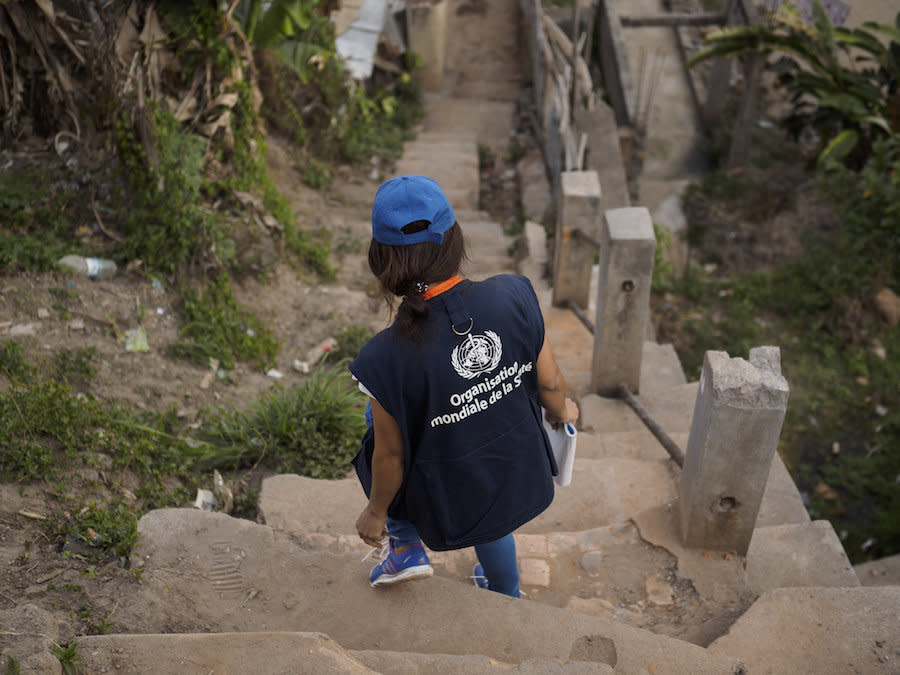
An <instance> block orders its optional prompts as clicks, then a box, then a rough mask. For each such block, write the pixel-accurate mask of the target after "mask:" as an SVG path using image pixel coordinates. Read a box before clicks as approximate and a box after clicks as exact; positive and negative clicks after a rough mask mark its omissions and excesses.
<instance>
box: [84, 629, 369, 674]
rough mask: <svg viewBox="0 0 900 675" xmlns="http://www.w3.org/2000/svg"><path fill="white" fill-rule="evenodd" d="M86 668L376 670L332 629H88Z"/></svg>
mask: <svg viewBox="0 0 900 675" xmlns="http://www.w3.org/2000/svg"><path fill="white" fill-rule="evenodd" d="M78 656H79V657H80V658H81V660H82V662H83V664H82V666H80V668H79V672H86V673H107V672H124V673H182V674H183V675H207V674H208V673H216V675H228V674H229V673H234V674H235V675H238V674H239V673H266V674H267V675H294V674H295V673H310V674H312V673H372V672H378V671H374V670H372V669H371V668H369V667H367V666H366V665H364V664H363V662H362V661H360V660H358V659H357V658H356V657H354V656H353V655H352V654H351V653H350V652H348V651H347V650H345V649H344V648H343V647H341V646H340V645H339V644H338V643H337V642H335V641H334V640H332V639H331V638H330V637H328V636H327V635H323V634H321V633H312V632H296V633H295V632H281V631H279V632H271V633H261V632H248V633H244V632H242V633H233V632H227V633H176V634H165V635H164V634H150V635H85V636H83V637H80V638H78Z"/></svg>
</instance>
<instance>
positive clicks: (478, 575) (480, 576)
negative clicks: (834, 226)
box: [472, 563, 490, 590]
mask: <svg viewBox="0 0 900 675" xmlns="http://www.w3.org/2000/svg"><path fill="white" fill-rule="evenodd" d="M472 581H474V582H475V585H476V586H478V588H483V589H485V590H488V589H489V588H490V587H489V586H488V578H487V577H486V576H484V568H483V567H482V566H481V563H475V567H474V568H473V569H472Z"/></svg>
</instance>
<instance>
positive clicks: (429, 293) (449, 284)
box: [422, 274, 462, 300]
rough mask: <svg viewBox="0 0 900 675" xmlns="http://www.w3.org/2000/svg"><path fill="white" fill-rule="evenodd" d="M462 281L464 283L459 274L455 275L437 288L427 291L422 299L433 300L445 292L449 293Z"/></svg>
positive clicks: (433, 287)
mask: <svg viewBox="0 0 900 675" xmlns="http://www.w3.org/2000/svg"><path fill="white" fill-rule="evenodd" d="M460 281H462V277H461V276H459V275H458V274H454V275H453V276H452V277H450V278H449V279H447V280H445V281H442V282H441V283H439V284H438V285H437V286H432V287H430V288H429V289H427V290H426V291H425V292H424V293H422V297H423V298H424V299H425V300H431V298H433V297H435V296H436V295H440V294H441V293H443V292H444V291H449V290H450V289H451V288H453V287H454V286H456V284H458V283H459V282H460Z"/></svg>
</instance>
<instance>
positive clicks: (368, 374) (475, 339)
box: [350, 275, 557, 551]
mask: <svg viewBox="0 0 900 675" xmlns="http://www.w3.org/2000/svg"><path fill="white" fill-rule="evenodd" d="M428 304H429V306H430V308H431V312H430V315H429V317H428V320H427V326H426V331H425V339H424V340H423V341H422V342H421V343H412V342H410V341H409V340H408V339H406V338H403V337H402V336H399V335H397V334H396V332H395V329H394V327H393V326H392V327H389V328H387V329H386V330H384V331H382V332H381V333H379V334H378V335H376V336H375V337H374V338H372V340H371V341H370V342H369V343H368V344H366V346H365V347H363V349H362V350H361V351H360V353H359V356H358V357H357V358H356V360H355V361H353V363H351V364H350V371H351V372H352V373H353V375H354V376H355V377H356V378H357V379H358V380H359V381H360V382H361V383H362V384H363V385H364V386H365V387H366V388H367V389H368V390H369V391H370V392H371V393H372V395H373V396H374V398H375V399H376V400H377V401H378V402H379V403H380V404H381V406H382V407H383V408H384V409H385V410H386V411H387V412H388V413H390V415H391V416H392V417H393V418H394V419H395V420H396V421H397V423H398V425H399V426H400V431H401V434H402V436H403V444H404V453H405V467H404V477H403V485H402V486H401V488H400V491H399V492H398V494H397V496H396V497H395V498H394V501H393V503H392V504H391V506H390V508H389V510H388V513H389V515H390V516H391V517H392V518H397V519H402V520H409V521H411V522H412V523H413V524H414V525H415V526H416V529H417V530H418V532H419V536H421V537H422V540H423V541H424V542H425V544H426V545H427V546H428V547H429V548H431V549H432V550H435V551H442V550H448V549H456V548H463V547H466V546H473V545H476V544H481V543H486V542H489V541H493V540H495V539H499V538H500V537H502V536H504V535H506V534H508V533H510V532H512V531H513V530H515V529H516V528H517V527H519V526H520V525H523V524H524V523H526V522H528V521H529V520H531V519H532V518H534V517H535V516H537V515H538V514H539V513H541V512H542V511H543V510H544V509H546V508H547V507H548V506H549V505H550V502H551V501H552V500H553V478H552V476H553V475H555V474H556V472H557V468H556V464H555V462H554V460H553V456H552V453H551V451H550V445H549V442H548V440H547V436H546V433H545V432H544V430H543V426H542V424H541V408H540V403H539V399H538V384H537V357H538V354H539V353H540V350H541V347H542V346H543V343H544V321H543V317H542V316H541V310H540V306H539V304H538V300H537V297H536V296H535V293H534V289H533V288H532V287H531V283H530V282H529V281H528V280H527V279H526V278H524V277H519V276H513V275H499V276H495V277H491V278H490V279H487V280H485V281H480V282H471V281H463V282H460V283H459V284H457V285H456V286H454V287H453V288H451V289H450V290H448V291H445V292H444V293H442V294H440V295H438V296H436V297H434V298H432V299H430V300H429V301H428ZM371 452H372V433H371V430H370V431H369V433H367V435H366V438H365V439H364V442H363V449H362V450H361V451H360V454H359V455H358V456H357V458H356V459H355V460H354V465H355V466H356V469H357V474H358V475H359V477H360V482H361V483H362V485H363V488H364V489H365V491H366V494H367V495H368V494H369V490H370V487H371Z"/></svg>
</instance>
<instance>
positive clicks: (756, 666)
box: [709, 586, 900, 675]
mask: <svg viewBox="0 0 900 675" xmlns="http://www.w3.org/2000/svg"><path fill="white" fill-rule="evenodd" d="M897 626H900V586H882V587H879V588H866V587H859V588H780V589H777V590H773V591H768V592H767V593H765V594H764V595H763V596H762V597H760V598H759V600H757V601H756V602H755V603H754V604H753V606H752V607H751V608H750V609H749V610H748V611H747V612H746V613H745V614H744V616H742V617H741V618H740V619H738V621H737V622H736V623H735V624H734V625H733V626H732V627H731V630H730V631H729V632H728V634H727V635H725V636H723V637H721V638H719V639H718V640H716V641H715V642H713V643H712V644H711V645H710V646H709V651H710V652H712V653H714V654H720V655H730V656H732V657H737V655H740V659H741V660H742V661H743V662H744V663H745V664H746V665H747V671H748V672H750V673H789V672H803V673H885V675H887V674H889V673H896V672H897V662H898V659H900V631H898V630H897Z"/></svg>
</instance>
